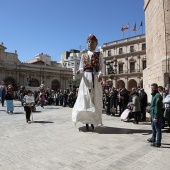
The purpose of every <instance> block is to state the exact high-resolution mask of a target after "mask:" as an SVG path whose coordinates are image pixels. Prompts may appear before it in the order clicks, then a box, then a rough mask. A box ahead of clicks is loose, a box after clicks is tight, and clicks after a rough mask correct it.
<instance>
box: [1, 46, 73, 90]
mask: <svg viewBox="0 0 170 170" xmlns="http://www.w3.org/2000/svg"><path fill="white" fill-rule="evenodd" d="M5 50H6V47H5V46H4V45H3V43H2V44H0V81H4V82H5V84H6V85H9V84H12V85H13V86H14V87H15V90H17V89H18V88H19V87H20V86H25V87H27V88H31V87H32V89H33V87H39V86H40V84H41V83H43V84H44V85H45V87H49V89H53V90H56V89H62V90H64V89H66V88H68V86H69V85H68V80H69V79H73V74H72V70H71V69H69V68H64V67H63V66H62V64H61V63H57V62H55V61H51V57H50V56H49V55H46V54H43V53H41V54H38V55H36V57H35V58H34V59H33V60H30V61H27V62H25V63H22V62H21V61H20V60H19V59H18V54H17V52H16V51H15V52H14V53H9V52H5Z"/></svg>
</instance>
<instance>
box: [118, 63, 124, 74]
mask: <svg viewBox="0 0 170 170" xmlns="http://www.w3.org/2000/svg"><path fill="white" fill-rule="evenodd" d="M120 73H123V64H119V74H120Z"/></svg>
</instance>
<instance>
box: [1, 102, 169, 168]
mask: <svg viewBox="0 0 170 170" xmlns="http://www.w3.org/2000/svg"><path fill="white" fill-rule="evenodd" d="M14 105H15V109H14V113H15V114H12V115H9V114H7V113H6V112H5V107H1V106H0V170H126V169H128V170H131V169H135V170H136V169H137V170H138V169H145V170H170V133H169V131H168V129H164V130H163V140H162V146H161V147H160V148H154V147H151V146H150V144H149V143H147V142H146V140H147V138H149V137H150V136H151V126H150V122H149V121H147V122H140V123H139V124H138V125H136V124H133V123H132V122H122V121H120V118H119V117H113V116H108V115H105V114H103V124H104V126H103V127H98V128H96V129H95V130H94V131H93V130H89V131H86V130H85V127H84V125H83V124H81V123H78V124H77V125H76V126H75V125H74V124H73V123H72V122H71V111H72V109H71V108H63V107H59V106H45V107H44V108H41V107H37V112H34V113H33V119H34V122H32V123H31V124H27V123H26V121H25V114H24V109H23V107H21V106H20V102H18V101H15V102H14Z"/></svg>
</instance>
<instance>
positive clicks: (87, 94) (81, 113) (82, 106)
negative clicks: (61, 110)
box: [72, 34, 103, 128]
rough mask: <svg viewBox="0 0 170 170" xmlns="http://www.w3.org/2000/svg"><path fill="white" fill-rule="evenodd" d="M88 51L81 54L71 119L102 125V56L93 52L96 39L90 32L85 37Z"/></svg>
mask: <svg viewBox="0 0 170 170" xmlns="http://www.w3.org/2000/svg"><path fill="white" fill-rule="evenodd" d="M87 44H88V49H89V50H88V51H86V52H84V53H83V54H82V56H81V61H80V66H79V70H78V71H77V74H79V73H80V72H81V73H83V77H82V79H81V82H80V86H79V91H78V96H77V100H76V102H75V105H74V107H73V110H72V121H73V122H75V123H77V122H82V123H85V124H86V128H87V125H88V124H92V125H94V126H95V127H96V126H98V125H102V105H103V103H102V86H101V80H102V78H101V76H102V68H103V67H102V66H103V57H102V55H101V53H100V52H95V48H96V46H97V39H96V37H95V36H94V35H92V34H90V35H89V37H88V39H87Z"/></svg>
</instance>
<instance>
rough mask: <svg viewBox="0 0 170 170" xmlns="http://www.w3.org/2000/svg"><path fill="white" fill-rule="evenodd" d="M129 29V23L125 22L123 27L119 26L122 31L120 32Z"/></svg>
mask: <svg viewBox="0 0 170 170" xmlns="http://www.w3.org/2000/svg"><path fill="white" fill-rule="evenodd" d="M128 29H129V24H127V25H126V26H125V27H122V28H121V31H122V33H123V32H124V30H128Z"/></svg>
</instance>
